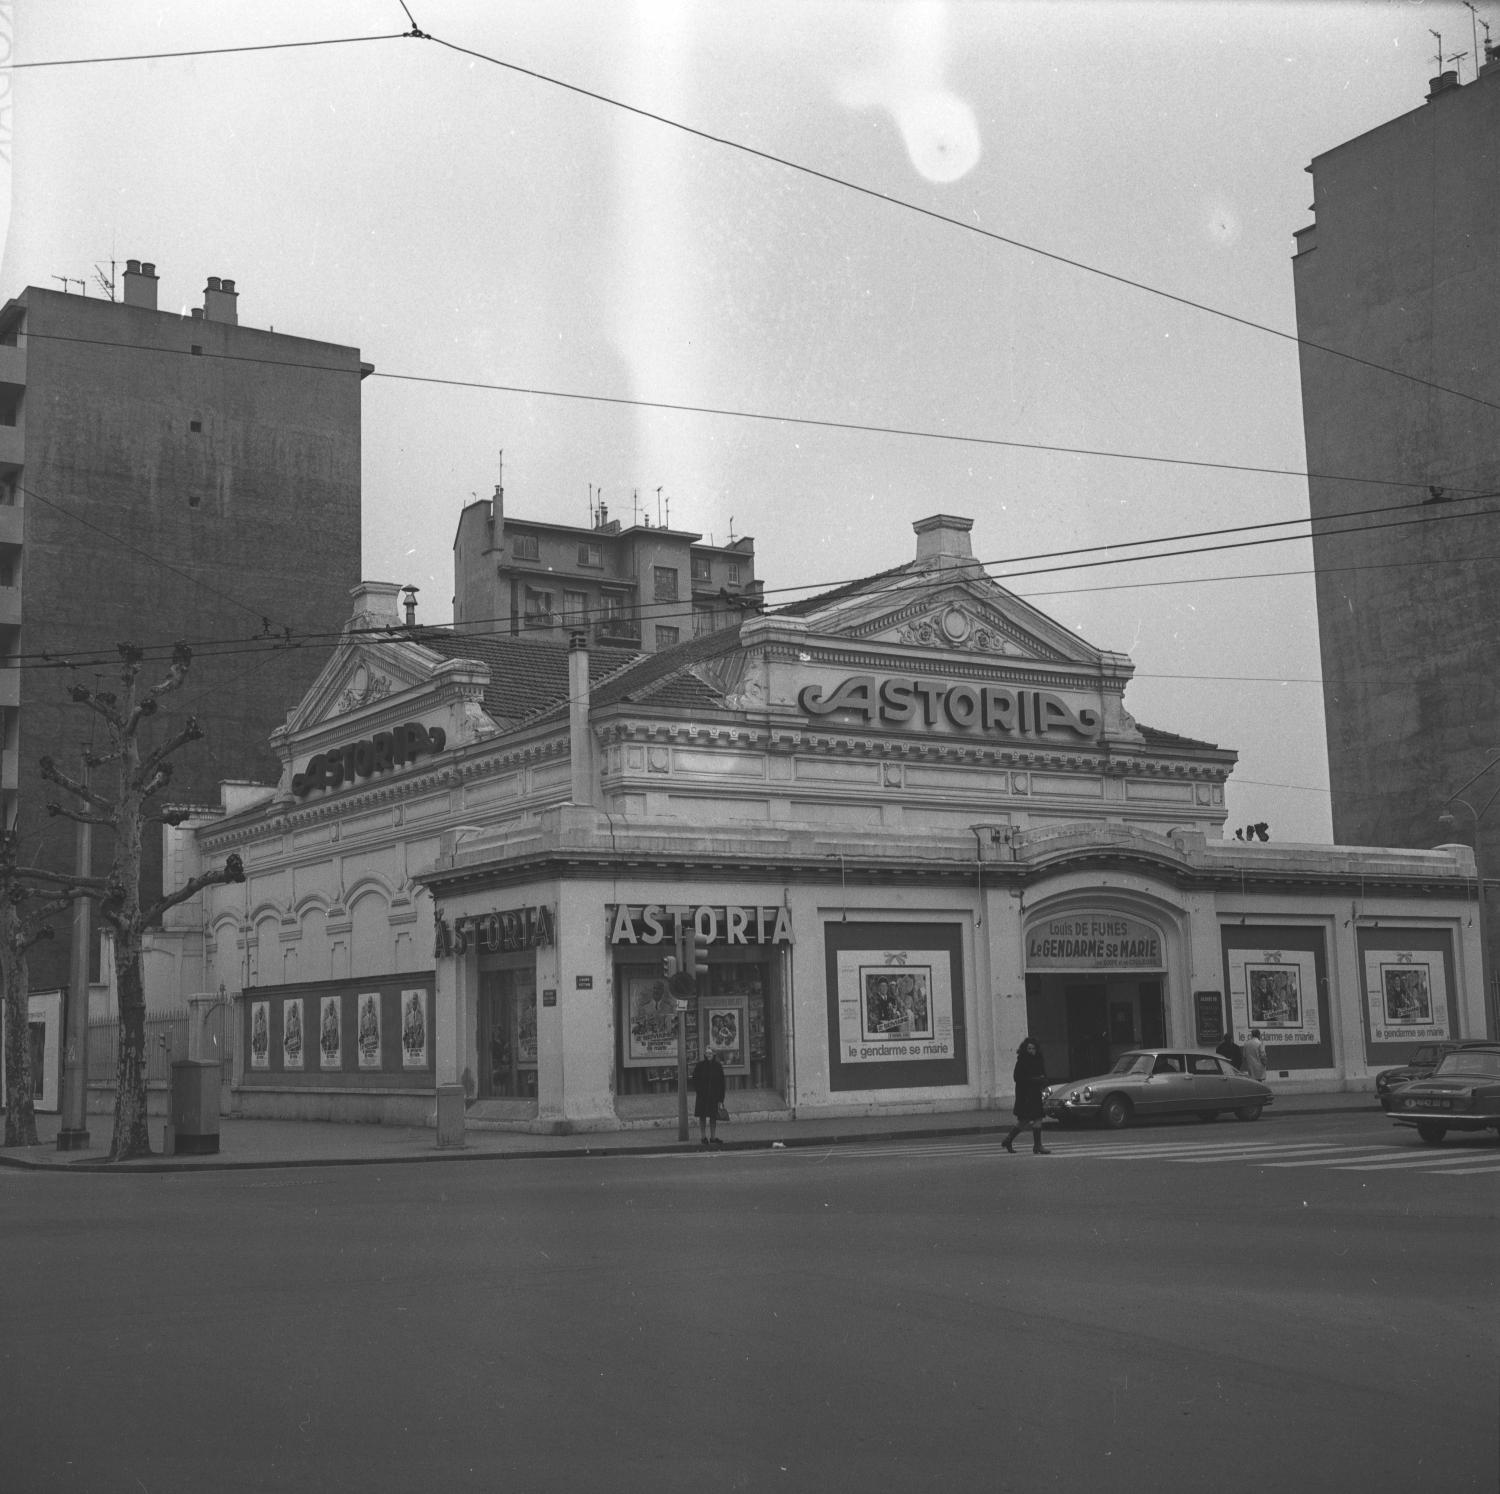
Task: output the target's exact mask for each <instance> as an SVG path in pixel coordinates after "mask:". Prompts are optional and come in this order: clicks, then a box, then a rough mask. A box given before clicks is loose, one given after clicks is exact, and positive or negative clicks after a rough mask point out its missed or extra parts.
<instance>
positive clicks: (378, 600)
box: [344, 581, 401, 630]
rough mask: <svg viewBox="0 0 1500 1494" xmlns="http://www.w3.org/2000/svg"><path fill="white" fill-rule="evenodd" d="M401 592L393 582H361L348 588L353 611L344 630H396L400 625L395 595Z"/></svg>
mask: <svg viewBox="0 0 1500 1494" xmlns="http://www.w3.org/2000/svg"><path fill="white" fill-rule="evenodd" d="M400 590H401V588H400V587H399V586H397V585H396V583H395V582H394V581H361V582H360V583H359V585H358V586H351V587H350V588H349V595H350V596H351V597H352V598H353V599H354V610H353V614H352V615H351V617H350V619H349V621H348V622H347V623H345V624H344V627H345V629H346V630H347V629H351V628H352V629H359V628H397V627H400V625H401V617H400V614H399V613H398V612H397V611H396V594H397V593H398V592H399V591H400Z"/></svg>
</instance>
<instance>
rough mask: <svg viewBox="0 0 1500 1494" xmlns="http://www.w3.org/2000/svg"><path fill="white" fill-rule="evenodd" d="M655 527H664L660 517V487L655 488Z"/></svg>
mask: <svg viewBox="0 0 1500 1494" xmlns="http://www.w3.org/2000/svg"><path fill="white" fill-rule="evenodd" d="M656 527H657V528H658V529H664V528H665V527H666V526H665V525H664V524H663V523H662V519H661V489H660V488H658V489H657V490H656Z"/></svg>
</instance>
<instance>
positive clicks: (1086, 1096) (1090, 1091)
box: [1078, 1084, 1094, 1101]
mask: <svg viewBox="0 0 1500 1494" xmlns="http://www.w3.org/2000/svg"><path fill="white" fill-rule="evenodd" d="M1078 1098H1079V1099H1080V1100H1085V1101H1087V1100H1092V1099H1093V1098H1094V1086H1093V1085H1092V1084H1085V1085H1084V1086H1083V1088H1082V1089H1081V1090H1079V1091H1078Z"/></svg>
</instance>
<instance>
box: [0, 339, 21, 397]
mask: <svg viewBox="0 0 1500 1494" xmlns="http://www.w3.org/2000/svg"><path fill="white" fill-rule="evenodd" d="M0 384H15V385H17V386H18V387H21V388H24V387H25V384H26V349H25V348H21V347H17V346H16V345H15V344H14V343H0Z"/></svg>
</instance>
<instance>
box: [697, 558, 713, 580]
mask: <svg viewBox="0 0 1500 1494" xmlns="http://www.w3.org/2000/svg"><path fill="white" fill-rule="evenodd" d="M713 578H714V564H713V561H711V560H710V559H709V558H708V556H706V555H695V556H693V580H694V581H705V582H708V581H712V580H713Z"/></svg>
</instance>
